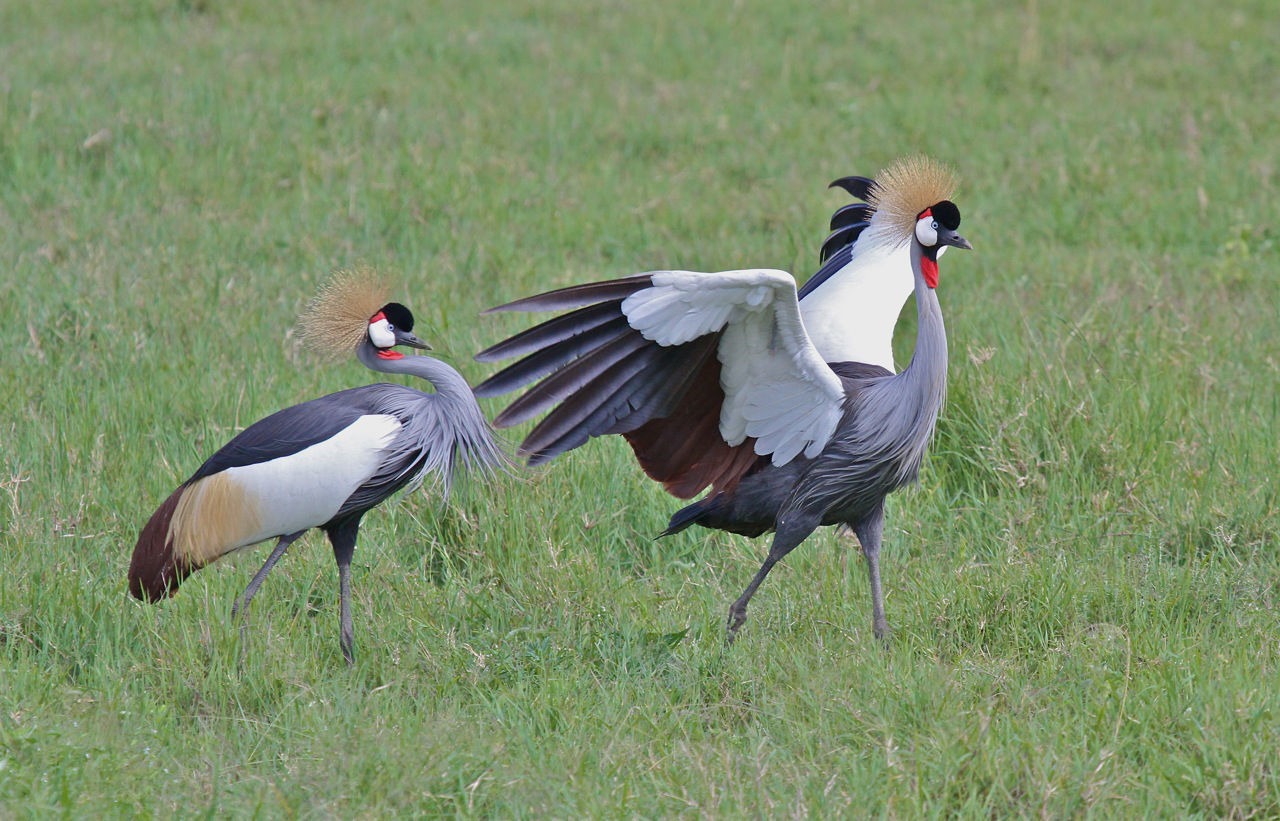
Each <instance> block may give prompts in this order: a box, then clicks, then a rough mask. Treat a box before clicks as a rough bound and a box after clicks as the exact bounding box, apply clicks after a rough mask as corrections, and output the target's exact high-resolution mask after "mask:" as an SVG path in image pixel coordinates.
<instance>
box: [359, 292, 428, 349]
mask: <svg viewBox="0 0 1280 821" xmlns="http://www.w3.org/2000/svg"><path fill="white" fill-rule="evenodd" d="M368 335H369V342H370V344H372V345H373V347H375V348H377V349H378V356H380V357H382V358H383V359H400V358H401V357H402V356H403V354H400V353H397V352H396V351H394V350H392V348H394V347H396V346H397V345H405V346H407V347H410V348H419V349H421V350H425V351H429V350H431V346H430V345H428V344H427V343H425V342H423V341H422V340H421V339H419V338H418V337H416V336H414V334H413V312H412V311H410V310H409V309H408V308H406V307H405V306H403V305H401V304H400V303H399V302H388V303H387V304H386V305H383V306H382V307H381V308H379V309H378V312H377V313H375V314H374V315H373V316H371V317H369V329H368Z"/></svg>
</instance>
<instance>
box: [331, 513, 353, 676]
mask: <svg viewBox="0 0 1280 821" xmlns="http://www.w3.org/2000/svg"><path fill="white" fill-rule="evenodd" d="M359 528H360V521H359V520H358V519H357V520H356V521H352V522H345V523H343V524H341V525H338V526H337V527H334V528H332V529H331V530H328V531H327V533H328V534H329V542H330V543H331V544H332V545H333V558H334V559H335V560H336V561H337V562H338V608H339V613H340V615H339V617H338V619H339V620H338V642H339V643H340V644H341V645H342V657H343V658H344V659H346V660H347V664H348V665H351V664H354V663H355V659H356V657H355V652H354V651H353V650H352V645H353V644H354V642H355V629H354V628H353V627H352V625H351V557H352V556H353V555H355V552H356V533H357V532H358V530H359Z"/></svg>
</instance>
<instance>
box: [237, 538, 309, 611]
mask: <svg viewBox="0 0 1280 821" xmlns="http://www.w3.org/2000/svg"><path fill="white" fill-rule="evenodd" d="M305 532H306V531H305V530H299V531H298V532H297V533H286V534H285V535H283V536H281V537H280V540H279V541H278V542H276V547H275V549H274V550H272V551H271V555H270V556H268V557H267V561H266V564H264V565H262V569H261V570H259V571H258V572H257V573H254V574H253V578H252V579H250V580H249V586H248V587H246V588H245V589H244V595H242V596H241V597H240V598H238V599H236V602H235V604H233V605H231V618H233V619H234V618H235V617H236V615H237V614H238V613H241V612H243V613H244V616H245V619H246V620H247V619H248V618H249V602H251V601H253V596H254V594H255V593H257V592H258V588H259V587H261V586H262V580H263V579H265V578H266V577H267V574H268V573H270V572H271V569H272V568H273V567H275V566H276V562H278V561H280V557H281V556H283V555H284V552H285V551H286V550H288V549H289V545H291V544H293V543H294V542H295V541H297V540H298V537H299V536H301V535H302V534H303V533H305ZM246 625H247V621H246V624H242V625H241V626H240V630H241V632H242V633H243V632H244V629H245V626H246Z"/></svg>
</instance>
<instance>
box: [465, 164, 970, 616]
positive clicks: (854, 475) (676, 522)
mask: <svg viewBox="0 0 1280 821" xmlns="http://www.w3.org/2000/svg"><path fill="white" fill-rule="evenodd" d="M852 179H855V180H861V179H862V178H852ZM837 182H839V181H837ZM846 187H847V188H849V190H850V191H851V193H854V194H855V195H857V196H862V195H865V196H866V197H867V199H868V206H854V207H855V208H859V209H864V210H862V211H861V212H860V214H861V216H864V217H865V216H867V215H869V216H870V220H869V221H867V224H865V225H859V224H858V223H860V222H863V221H864V220H861V219H860V220H856V221H851V222H849V223H848V224H847V225H845V226H837V231H836V233H835V234H833V237H832V238H831V239H829V240H828V243H829V244H828V245H825V246H824V253H826V251H827V249H829V248H831V247H832V245H831V244H830V243H832V242H833V241H834V244H835V246H836V247H838V249H839V250H837V251H836V254H838V255H847V256H845V258H844V259H843V260H842V259H840V258H839V257H836V256H835V255H832V257H833V258H835V262H834V263H833V262H832V260H831V259H828V266H827V268H828V269H829V273H828V274H827V275H826V277H825V278H824V279H822V280H821V281H819V282H818V283H817V284H814V285H812V287H810V286H808V285H806V288H805V289H802V291H804V292H805V293H806V300H805V301H804V302H802V301H801V300H800V298H799V296H798V294H797V290H796V284H795V280H794V279H793V278H792V277H791V275H790V274H788V273H786V272H783V271H774V270H763V269H757V270H744V271H726V272H722V273H696V272H692V271H655V272H650V273H646V274H639V275H636V276H631V277H626V278H623V279H617V280H611V281H607V282H598V283H592V284H588V285H578V286H572V287H568V288H563V289H560V290H557V291H551V292H548V293H544V294H540V295H537V296H532V297H528V298H526V299H521V300H517V301H515V302H511V303H508V304H506V305H502V306H499V307H497V308H494V309H491V310H495V311H512V310H533V311H548V310H564V309H569V308H572V309H576V310H573V311H572V312H570V313H568V314H564V315H561V316H558V317H556V318H553V319H551V320H548V321H546V322H544V323H542V324H540V325H537V326H535V327H533V328H531V329H529V330H527V331H524V332H523V333H520V334H517V335H516V336H514V337H511V338H510V339H507V340H505V341H504V342H500V343H498V344H497V345H494V346H493V347H491V348H488V349H487V350H485V351H482V352H481V353H480V354H478V355H477V358H478V359H480V360H482V361H492V360H498V359H506V358H510V357H513V356H519V355H521V354H524V355H525V357H524V358H523V359H522V360H520V361H519V362H517V363H515V364H514V365H511V366H509V367H507V368H506V369H505V370H502V371H500V372H498V373H497V374H495V375H494V376H492V377H491V378H490V379H488V380H487V381H485V382H484V383H482V384H481V385H479V386H478V387H477V389H476V393H477V395H479V396H492V395H498V394H503V393H507V392H509V391H512V390H515V389H517V388H520V387H522V386H524V385H527V384H529V383H530V382H534V381H536V380H538V379H541V380H542V381H541V382H539V383H538V384H537V385H536V386H534V387H533V388H532V389H530V390H529V391H528V392H526V393H525V394H523V395H522V396H520V397H519V398H518V399H516V400H515V401H514V402H512V403H511V404H510V405H509V406H508V407H507V408H506V409H505V410H504V411H502V413H501V414H499V415H498V417H497V418H496V419H495V420H494V423H495V425H496V426H498V427H508V426H511V425H516V424H519V423H522V422H525V421H527V420H529V419H532V418H533V417H535V416H537V415H538V414H540V413H542V412H543V411H544V410H547V409H548V408H553V409H552V410H551V412H550V413H549V414H548V415H547V416H546V417H545V418H544V419H543V420H542V421H541V422H540V423H539V424H538V425H537V426H535V427H534V429H533V430H532V431H531V432H530V433H529V435H528V436H527V437H526V438H525V440H524V442H523V443H522V444H521V448H520V452H521V454H522V455H523V456H526V457H527V458H528V459H529V461H530V463H539V462H544V461H547V460H548V459H551V458H553V457H554V456H556V455H558V454H560V453H563V452H565V451H567V450H571V449H573V448H576V447H578V446H579V445H581V444H583V443H584V442H585V441H587V439H588V438H590V437H593V436H600V435H605V434H610V433H618V434H622V435H623V436H625V437H626V438H627V440H628V441H629V443H630V444H631V446H632V449H633V450H634V451H635V454H636V457H637V459H638V461H639V462H640V465H641V467H642V468H643V469H644V470H645V472H646V473H647V474H648V475H649V476H650V477H652V478H654V479H656V480H658V481H660V482H662V483H663V485H664V486H665V487H666V489H667V490H668V491H669V492H671V493H672V494H673V495H675V496H677V497H682V498H690V497H692V496H694V495H696V494H697V493H698V492H700V491H701V490H703V489H705V488H707V487H708V486H709V487H710V488H711V491H710V493H708V495H707V496H706V497H704V498H703V499H701V500H699V501H697V502H695V503H693V504H691V505H689V506H687V507H685V508H683V509H681V510H679V511H678V512H676V514H675V515H674V516H672V518H671V521H670V523H669V524H668V526H667V528H666V530H665V531H664V532H663V535H668V534H672V533H677V532H679V531H681V530H684V529H685V528H687V527H689V526H690V525H694V524H697V525H701V526H703V527H709V528H714V529H719V530H726V531H729V532H732V533H739V534H742V535H746V536H753V537H754V536H759V535H761V534H763V533H767V532H769V531H773V532H774V537H773V543H772V546H771V547H770V549H769V554H768V556H767V558H766V559H765V560H764V563H763V565H761V567H760V570H759V571H758V572H757V573H756V575H755V578H753V579H752V581H751V584H750V585H748V586H747V588H746V590H745V591H744V592H743V594H742V596H741V597H739V598H738V600H737V601H735V602H734V603H733V605H732V607H731V608H730V610H729V620H728V631H729V638H730V640H732V638H733V637H734V636H735V635H736V633H737V631H738V629H739V628H740V627H741V626H742V624H743V623H744V622H745V620H746V613H747V604H748V602H749V601H750V600H751V597H752V595H753V594H754V593H755V591H756V589H757V588H758V587H759V586H760V583H761V582H762V581H763V580H764V578H765V576H767V575H768V574H769V571H770V570H771V569H772V568H773V566H774V565H775V564H776V563H777V562H778V561H779V560H781V559H782V558H783V557H784V556H786V555H787V553H789V552H791V550H793V549H794V548H795V547H796V546H798V545H799V544H800V543H801V542H803V541H804V540H805V539H806V538H807V537H808V536H809V535H810V534H811V533H812V532H813V531H814V530H816V529H817V528H818V527H820V526H822V525H846V526H848V527H849V528H850V529H851V530H853V532H854V533H856V534H857V536H858V539H859V541H860V542H861V544H862V549H863V553H864V554H865V556H866V559H867V567H868V574H869V577H870V582H871V599H872V602H871V604H872V619H873V622H872V623H873V629H874V632H875V635H876V637H877V638H880V639H887V638H888V636H889V625H888V623H887V621H886V619H885V615H884V603H883V594H882V591H881V584H880V564H879V554H880V544H881V534H882V532H883V526H884V499H885V496H886V495H888V494H889V493H891V492H892V491H894V490H896V489H898V488H900V487H902V486H903V485H906V484H908V483H910V482H912V481H914V480H915V478H916V476H917V474H918V471H919V468H920V463H921V460H922V459H923V456H924V452H925V449H926V447H927V446H928V443H929V440H930V439H931V438H932V435H933V430H934V423H935V421H936V419H937V415H938V411H939V409H940V407H941V405H942V402H943V397H944V394H945V389H946V375H947V339H946V332H945V330H944V327H943V322H942V312H941V309H940V307H939V304H938V297H937V294H936V293H935V290H934V289H935V288H937V285H938V258H939V257H940V256H941V254H942V252H943V251H944V250H945V249H946V248H948V247H957V248H970V247H971V246H970V244H969V243H968V242H967V241H966V240H965V239H964V238H963V237H961V236H960V235H959V234H958V233H957V229H958V228H959V226H960V211H959V209H958V208H957V207H956V206H955V204H954V203H952V202H951V196H952V190H953V188H954V180H953V177H952V175H951V173H950V171H948V170H947V169H946V168H944V167H943V166H941V165H939V164H938V163H936V162H934V161H932V160H929V159H927V158H924V157H914V158H908V159H905V160H901V161H899V162H898V163H896V164H894V165H892V166H891V167H889V168H887V169H885V170H884V171H882V172H881V174H880V175H879V176H878V177H877V178H876V180H875V182H874V183H871V181H870V180H865V181H863V182H856V183H855V184H854V187H851V188H850V187H848V186H846ZM854 188H856V189H857V190H854ZM851 226H852V227H851ZM842 231H843V232H844V236H840V234H841V232H842ZM849 234H852V235H853V238H854V239H855V240H856V241H855V242H854V243H853V245H852V247H848V246H845V245H843V243H844V242H845V241H846V240H847V239H848V235H849ZM900 271H906V272H908V273H909V275H910V277H911V285H912V290H913V291H914V293H915V297H916V306H917V312H918V326H917V337H916V347H915V352H914V355H913V356H912V360H911V363H910V365H909V366H908V367H907V368H905V369H904V370H903V371H902V372H901V373H897V374H894V373H893V372H892V371H891V367H892V356H891V353H890V351H889V341H890V337H891V335H892V329H893V325H894V323H895V322H896V318H897V312H898V309H899V308H900V307H901V304H902V303H901V299H905V295H902V297H901V299H900V298H899V296H898V294H899V290H900V285H899V283H898V281H897V280H898V278H899V277H900ZM820 273H821V272H820ZM815 278H816V275H815ZM860 294H871V295H873V296H872V299H871V303H872V308H873V309H874V311H872V313H871V314H869V313H868V312H867V309H866V308H865V306H860V305H858V304H857V302H858V299H859V295H860ZM810 300H812V303H810ZM809 304H812V308H810V307H809ZM879 311H883V312H884V313H883V314H881V313H878V312H879ZM862 321H866V322H867V323H868V325H872V326H874V327H875V328H876V329H877V332H876V333H874V334H869V335H868V334H863V333H860V329H859V327H857V325H856V323H859V322H862ZM859 348H860V353H853V351H855V349H859ZM850 357H857V358H850Z"/></svg>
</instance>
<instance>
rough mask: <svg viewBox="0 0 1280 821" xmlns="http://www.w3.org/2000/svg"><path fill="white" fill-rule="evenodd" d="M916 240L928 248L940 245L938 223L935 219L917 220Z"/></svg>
mask: <svg viewBox="0 0 1280 821" xmlns="http://www.w3.org/2000/svg"><path fill="white" fill-rule="evenodd" d="M916 239H918V240H920V244H921V245H923V246H924V247H926V248H932V247H933V246H935V245H937V244H938V223H936V222H934V220H933V217H925V218H924V219H921V220H916Z"/></svg>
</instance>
